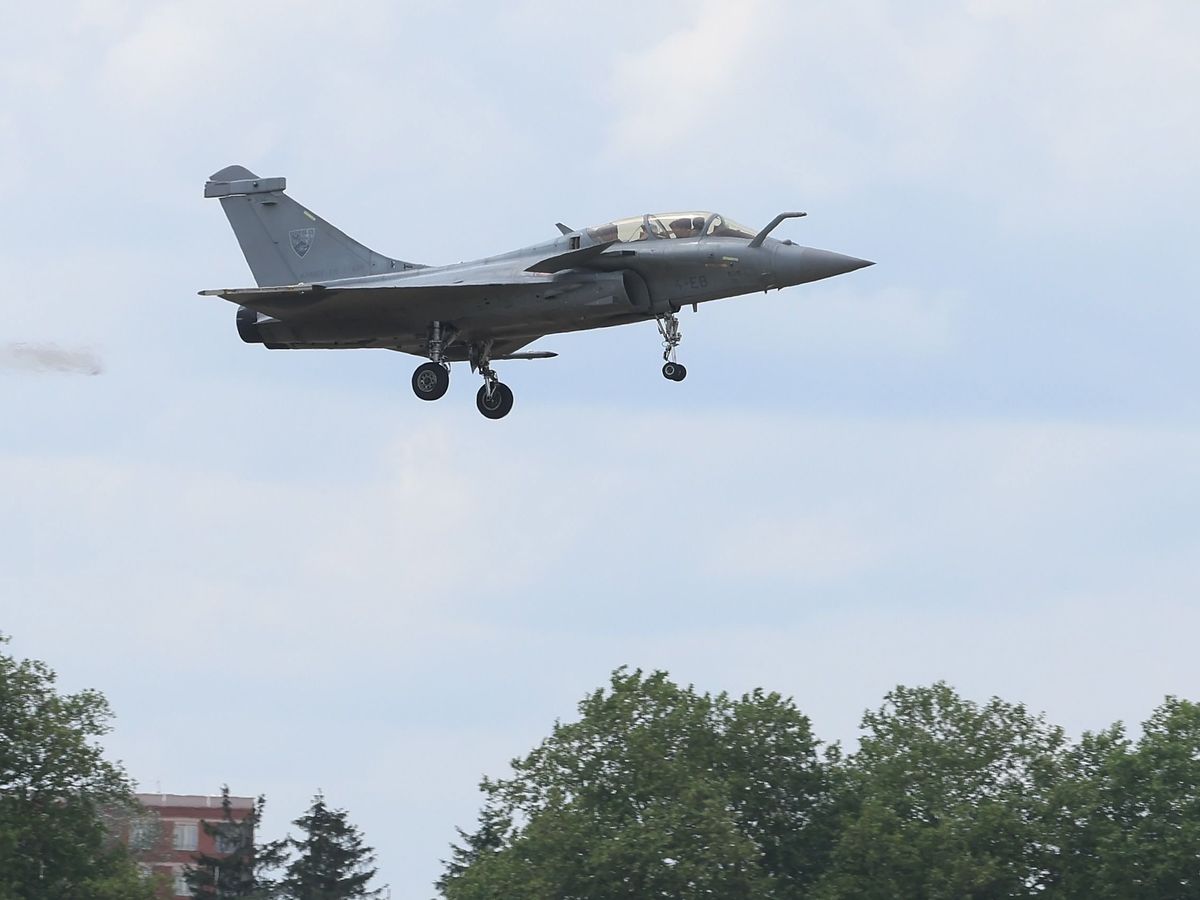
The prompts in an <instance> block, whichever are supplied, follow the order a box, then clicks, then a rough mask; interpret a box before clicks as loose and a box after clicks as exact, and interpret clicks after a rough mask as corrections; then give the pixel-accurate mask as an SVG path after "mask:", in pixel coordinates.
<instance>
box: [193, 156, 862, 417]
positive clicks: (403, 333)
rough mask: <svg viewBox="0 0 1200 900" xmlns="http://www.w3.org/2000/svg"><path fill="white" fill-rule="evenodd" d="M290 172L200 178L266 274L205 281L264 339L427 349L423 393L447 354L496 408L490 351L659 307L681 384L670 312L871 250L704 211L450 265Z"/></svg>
mask: <svg viewBox="0 0 1200 900" xmlns="http://www.w3.org/2000/svg"><path fill="white" fill-rule="evenodd" d="M285 186H286V183H285V181H284V179H283V178H259V177H258V176H257V175H255V174H254V173H253V172H251V171H249V170H248V169H245V168H243V167H242V166H229V167H228V168H225V169H222V170H221V171H220V172H217V173H216V174H215V175H213V176H212V177H211V178H210V179H209V181H208V183H207V184H205V186H204V196H205V197H218V198H220V200H221V206H222V208H223V209H224V210H225V215H226V216H227V217H228V218H229V224H230V225H232V226H233V231H234V234H235V235H237V239H238V243H239V244H240V245H241V247H242V253H243V254H245V257H246V262H247V263H248V264H249V265H250V271H251V272H252V273H253V274H254V280H255V281H256V282H257V283H258V287H253V288H229V289H221V290H210V291H201V292H200V293H201V294H202V295H204V296H216V297H224V298H225V299H226V300H229V301H231V302H233V303H236V304H238V311H237V329H238V334H239V335H241V338H242V340H244V341H246V342H247V343H251V344H263V345H264V346H266V347H267V348H269V349H272V350H280V349H335V348H349V347H377V348H383V349H387V350H400V351H403V352H404V353H411V354H413V355H415V356H421V357H425V358H427V359H428V360H429V362H426V363H423V364H422V365H420V366H418V367H417V370H416V372H414V373H413V378H412V386H413V391H414V392H415V393H416V395H417V396H418V397H419V398H421V399H422V400H437V399H438V398H439V397H441V396H442V395H443V394H445V393H446V389H447V388H448V387H449V385H450V363H452V362H468V363H470V365H471V370H472V371H473V372H478V373H479V374H480V375H482V376H483V386H482V387H481V388H480V389H479V393H478V395H477V396H476V400H475V402H476V405H477V406H478V407H479V411H480V412H481V413H483V414H484V415H485V416H487V417H488V418H490V419H499V418H502V417H503V416H506V415H507V414H508V412H509V411H510V410H511V409H512V405H513V395H512V391H511V390H509V388H508V387H507V386H506V385H504V384H503V383H501V382H500V381H499V379H498V378H497V377H496V372H495V371H494V370H493V369H492V363H493V362H496V361H497V360H508V359H546V358H548V357H552V356H555V355H556V354H554V353H548V352H544V351H541V352H539V351H532V352H530V351H525V350H523V348H524V347H526V346H528V345H529V344H531V343H533V342H534V341H536V340H537V339H538V338H541V337H543V336H544V335H547V334H561V333H563V332H568V331H583V330H585V329H589V328H607V327H609V326H611V325H627V324H630V323H632V322H645V321H649V320H654V321H655V322H657V323H658V330H659V333H660V334H661V336H662V341H663V360H664V362H663V367H662V373H663V375H664V376H666V377H667V378H669V379H671V380H672V381H683V379H684V376H686V375H687V369H686V368H684V366H683V365H682V364H680V363H679V361H678V359H677V357H676V351H677V348H678V347H679V342H680V340H681V337H682V335H681V334H680V330H679V319H678V317H677V316H676V313H678V312H679V310H680V309H681V308H682V307H683V306H685V305H690V306H692V308H693V309H695V308H696V304H699V303H705V302H707V301H709V300H720V299H723V298H725V297H735V296H738V295H740V294H750V293H754V292H756V291H768V290H778V289H780V288H785V287H789V286H791V285H795V284H804V283H806V282H809V281H817V280H819V279H821V278H829V277H830V276H833V275H841V274H842V273H844V272H852V271H853V270H855V269H861V268H862V267H863V266H869V265H871V263H870V262H868V261H866V260H864V259H855V258H854V257H853V256H842V255H841V254H840V253H831V252H830V251H828V250H816V249H813V248H812V247H801V246H799V245H797V244H794V243H792V242H791V241H788V240H784V241H781V240H777V239H775V238H771V237H768V235H769V234H770V233H771V232H772V231H773V230H774V229H775V227H776V226H777V225H779V223H780V222H782V221H783V220H784V219H788V218H793V217H797V216H803V215H804V213H799V212H785V213H780V214H779V215H777V216H776V217H775V218H774V219H772V220H771V222H770V223H769V224H768V225H767V226H766V227H765V228H763V229H761V230H759V231H757V232H755V231H751V230H749V229H747V228H745V227H743V226H741V225H739V224H737V223H736V222H734V221H732V220H731V219H727V218H725V217H724V216H722V215H719V214H717V213H709V212H675V213H664V214H658V215H654V214H648V215H643V216H634V217H631V218H628V219H617V220H616V221H614V222H607V223H605V224H603V225H597V226H594V227H591V228H584V229H582V230H578V231H577V230H575V229H573V228H568V227H567V226H566V225H563V224H562V223H559V224H558V230H559V232H560V235H559V236H558V237H557V238H555V239H554V240H550V241H546V242H544V243H541V244H535V245H533V246H531V247H524V248H522V249H520V250H513V251H511V252H508V253H502V254H500V255H499V256H489V257H487V258H485V259H479V260H475V261H473V262H462V263H455V264H454V265H449V266H426V265H421V264H420V263H413V262H405V261H403V260H399V259H392V258H391V257H388V256H383V255H382V254H380V253H376V252H375V251H374V250H370V249H368V248H366V247H364V246H363V245H362V244H360V243H358V242H357V241H354V240H352V239H351V238H349V237H347V236H346V235H345V234H343V233H342V232H341V231H339V230H338V229H336V228H334V227H333V226H332V225H330V224H329V223H328V222H326V221H325V220H324V219H322V218H320V217H319V216H316V215H314V214H313V213H312V212H310V211H309V210H308V209H306V208H305V207H303V206H301V205H300V204H299V203H297V202H296V201H295V200H293V199H291V198H290V197H289V196H287V194H285V193H284V188H285Z"/></svg>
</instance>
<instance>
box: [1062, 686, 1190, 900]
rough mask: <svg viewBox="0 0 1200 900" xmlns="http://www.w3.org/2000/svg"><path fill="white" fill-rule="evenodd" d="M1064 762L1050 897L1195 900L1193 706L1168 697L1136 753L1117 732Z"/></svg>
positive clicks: (1088, 741)
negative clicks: (1055, 879) (1068, 773)
mask: <svg viewBox="0 0 1200 900" xmlns="http://www.w3.org/2000/svg"><path fill="white" fill-rule="evenodd" d="M1070 760H1071V764H1072V777H1071V779H1070V781H1069V782H1068V783H1067V784H1066V785H1065V786H1064V788H1063V790H1062V795H1061V802H1060V815H1059V822H1060V824H1061V836H1062V840H1061V848H1062V854H1061V856H1062V858H1061V861H1060V863H1059V870H1060V872H1061V876H1060V879H1059V883H1058V885H1057V891H1056V892H1055V894H1054V896H1061V897H1070V898H1076V897H1078V898H1085V897H1086V898H1097V900H1106V898H1112V900H1118V898H1120V900H1139V898H1146V900H1151V898H1154V900H1158V898H1200V705H1197V704H1195V703H1191V702H1188V701H1186V700H1178V699H1176V698H1174V697H1168V698H1167V700H1166V701H1165V702H1164V703H1163V705H1162V706H1160V707H1159V708H1158V709H1156V710H1155V711H1154V713H1153V715H1151V717H1150V718H1149V719H1148V720H1147V721H1146V722H1145V723H1144V724H1143V726H1142V736H1141V738H1140V739H1139V740H1138V742H1137V744H1136V745H1135V744H1132V743H1131V742H1130V741H1129V740H1128V739H1127V738H1126V737H1125V734H1124V729H1123V728H1122V727H1121V725H1120V724H1117V725H1114V726H1113V727H1112V728H1110V729H1108V730H1107V731H1103V732H1100V733H1098V734H1085V735H1084V736H1083V739H1082V740H1081V741H1080V743H1079V745H1078V747H1076V748H1073V750H1072V751H1071V754H1070Z"/></svg>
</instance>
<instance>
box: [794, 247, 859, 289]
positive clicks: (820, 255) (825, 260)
mask: <svg viewBox="0 0 1200 900" xmlns="http://www.w3.org/2000/svg"><path fill="white" fill-rule="evenodd" d="M873 265H875V263H873V262H871V261H870V260H866V259H859V258H858V257H856V256H844V255H842V254H841V253H834V252H833V251H831V250H818V249H816V248H815V247H800V246H798V245H795V244H793V245H790V246H789V245H788V244H780V245H779V246H778V247H776V248H775V275H776V278H777V279H778V281H779V284H780V285H781V286H782V285H789V284H806V283H808V282H810V281H820V280H821V279H822V278H832V277H833V276H834V275H844V274H845V273H846V272H853V271H854V270H855V269H862V268H865V267H866V266H873Z"/></svg>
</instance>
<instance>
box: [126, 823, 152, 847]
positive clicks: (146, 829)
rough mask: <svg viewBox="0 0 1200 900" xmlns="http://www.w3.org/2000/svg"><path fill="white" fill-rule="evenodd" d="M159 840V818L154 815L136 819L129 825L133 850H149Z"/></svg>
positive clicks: (130, 843)
mask: <svg viewBox="0 0 1200 900" xmlns="http://www.w3.org/2000/svg"><path fill="white" fill-rule="evenodd" d="M157 840H158V820H157V819H155V818H154V817H153V816H144V817H142V818H140V819H134V820H133V822H132V823H131V824H130V826H129V847H130V849H131V850H135V851H137V850H149V849H150V848H151V847H153V846H154V844H155V842H156V841H157Z"/></svg>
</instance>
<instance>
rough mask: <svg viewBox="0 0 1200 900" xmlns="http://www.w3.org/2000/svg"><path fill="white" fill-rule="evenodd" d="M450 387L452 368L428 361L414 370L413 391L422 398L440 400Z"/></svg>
mask: <svg viewBox="0 0 1200 900" xmlns="http://www.w3.org/2000/svg"><path fill="white" fill-rule="evenodd" d="M449 387H450V370H449V369H447V368H446V367H445V366H443V365H441V364H440V363H434V362H427V363H422V364H421V365H419V366H417V371H415V372H413V377H412V389H413V393H414V394H416V395H417V396H418V397H420V398H421V399H422V400H438V399H440V398H441V397H443V396H445V394H446V390H447V389H448V388H449Z"/></svg>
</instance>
